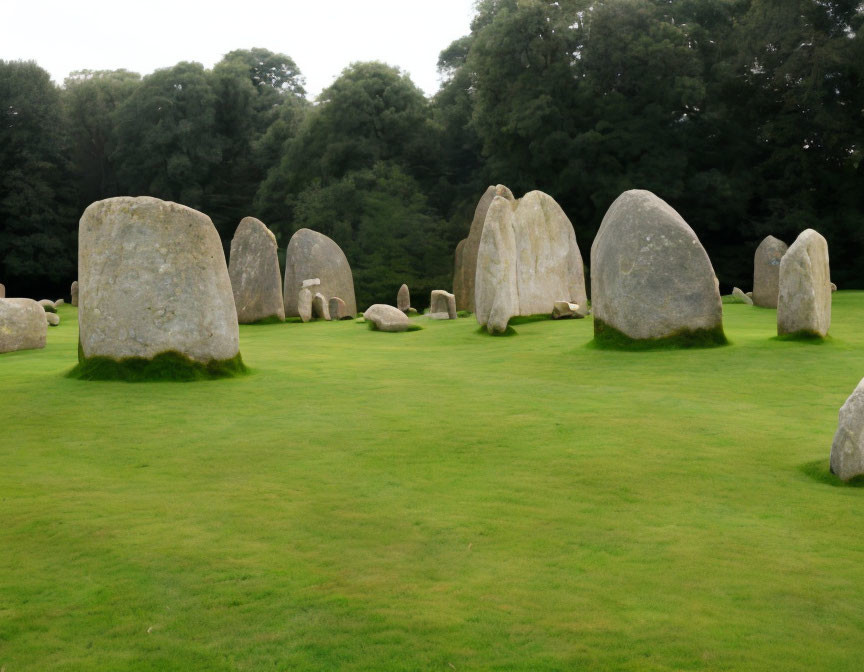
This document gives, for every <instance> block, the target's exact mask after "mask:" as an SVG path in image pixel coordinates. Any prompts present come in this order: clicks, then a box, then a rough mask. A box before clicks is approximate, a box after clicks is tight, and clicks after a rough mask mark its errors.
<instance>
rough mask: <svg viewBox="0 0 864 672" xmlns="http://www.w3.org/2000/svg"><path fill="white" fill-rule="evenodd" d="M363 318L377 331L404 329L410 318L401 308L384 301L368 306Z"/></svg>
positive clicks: (408, 325) (409, 323) (406, 327)
mask: <svg viewBox="0 0 864 672" xmlns="http://www.w3.org/2000/svg"><path fill="white" fill-rule="evenodd" d="M363 318H364V319H365V320H367V321H369V322H372V323H373V324H374V325H375V328H376V329H378V331H391V332H396V331H406V330H407V329H408V328H409V327H410V326H411V320H409V319H408V316H407V315H405V313H403V312H402V311H401V310H399V309H398V308H396V307H394V306H388V305H387V304H384V303H376V304H375V305H373V306H370V307H369V308H368V309H367V310H366V312H365V313H363Z"/></svg>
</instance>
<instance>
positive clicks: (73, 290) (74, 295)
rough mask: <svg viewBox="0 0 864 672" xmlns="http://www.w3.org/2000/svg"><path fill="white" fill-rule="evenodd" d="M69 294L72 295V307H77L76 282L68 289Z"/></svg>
mask: <svg viewBox="0 0 864 672" xmlns="http://www.w3.org/2000/svg"><path fill="white" fill-rule="evenodd" d="M69 291H70V294H71V295H72V305H73V306H77V305H78V281H77V280H76V281H75V282H73V283H72V287H71V288H70V290H69Z"/></svg>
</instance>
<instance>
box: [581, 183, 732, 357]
mask: <svg viewBox="0 0 864 672" xmlns="http://www.w3.org/2000/svg"><path fill="white" fill-rule="evenodd" d="M591 302H592V303H591V307H592V310H593V312H594V319H595V320H600V321H602V322H603V323H604V324H606V325H609V326H611V327H613V328H614V329H617V330H618V331H619V332H621V333H623V334H624V335H625V336H627V337H629V338H631V339H636V340H643V339H645V340H647V339H656V338H666V337H671V336H674V335H677V334H680V333H683V332H692V331H696V330H703V329H709V330H713V329H717V328H722V325H723V305H722V302H721V299H720V291H719V289H718V285H717V279H716V277H715V275H714V269H713V267H712V266H711V260H710V259H709V258H708V254H707V253H706V252H705V249H704V248H703V247H702V244H701V243H700V242H699V238H698V237H697V236H696V234H695V233H694V231H693V229H691V228H690V227H689V226H688V224H687V222H685V221H684V220H683V219H682V217H681V215H679V214H678V213H677V212H676V211H675V210H674V209H673V208H672V207H671V206H670V205H669V204H668V203H666V202H665V201H663V200H662V199H660V198H658V197H657V196H655V195H654V194H652V193H651V192H650V191H644V190H641V189H634V190H631V191H625V192H624V193H623V194H621V196H619V197H618V198H617V199H616V200H615V202H614V203H612V205H611V206H610V207H609V210H608V211H607V212H606V215H605V216H604V217H603V222H602V224H601V225H600V230H599V231H598V232H597V237H596V238H595V239H594V244H593V245H592V247H591ZM596 329H597V326H596V324H595V333H596Z"/></svg>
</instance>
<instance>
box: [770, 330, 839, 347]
mask: <svg viewBox="0 0 864 672" xmlns="http://www.w3.org/2000/svg"><path fill="white" fill-rule="evenodd" d="M775 338H776V339H777V340H778V341H804V342H806V343H813V344H814V345H821V344H822V343H825V342H826V341H827V340H828V337H827V336H823V335H822V334H817V333H816V332H815V331H808V330H806V329H802V330H801V331H794V332H792V333H791V334H777V336H776V337H775Z"/></svg>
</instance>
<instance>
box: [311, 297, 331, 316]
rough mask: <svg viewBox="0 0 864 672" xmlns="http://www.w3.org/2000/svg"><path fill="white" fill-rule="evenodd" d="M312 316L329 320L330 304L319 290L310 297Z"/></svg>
mask: <svg viewBox="0 0 864 672" xmlns="http://www.w3.org/2000/svg"><path fill="white" fill-rule="evenodd" d="M312 317H315V318H317V319H320V320H327V321H328V322H329V321H330V306H329V305H328V301H327V299H326V298H325V297H324V295H323V294H322V293H321V292H317V293H316V294H315V296H313V297H312Z"/></svg>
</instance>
